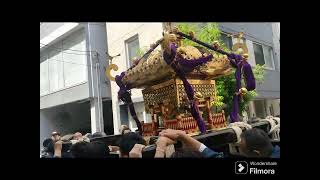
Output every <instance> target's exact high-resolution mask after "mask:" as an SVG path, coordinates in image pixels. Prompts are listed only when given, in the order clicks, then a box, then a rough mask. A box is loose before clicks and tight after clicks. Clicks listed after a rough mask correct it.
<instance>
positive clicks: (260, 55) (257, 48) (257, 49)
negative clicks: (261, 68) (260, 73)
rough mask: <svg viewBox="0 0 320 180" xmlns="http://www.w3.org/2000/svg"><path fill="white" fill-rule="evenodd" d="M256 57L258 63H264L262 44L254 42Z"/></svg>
mask: <svg viewBox="0 0 320 180" xmlns="http://www.w3.org/2000/svg"><path fill="white" fill-rule="evenodd" d="M253 50H254V57H255V59H256V64H260V65H264V64H265V61H264V57H263V49H262V46H261V45H260V44H256V43H253Z"/></svg>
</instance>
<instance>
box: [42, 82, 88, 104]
mask: <svg viewBox="0 0 320 180" xmlns="http://www.w3.org/2000/svg"><path fill="white" fill-rule="evenodd" d="M88 97H89V87H88V83H84V84H81V85H78V86H73V87H70V88H67V89H63V90H61V91H57V92H55V93H52V94H48V95H45V96H42V97H40V110H41V109H45V108H50V107H54V106H58V105H61V104H67V103H71V102H75V101H81V100H83V99H87V98H88Z"/></svg>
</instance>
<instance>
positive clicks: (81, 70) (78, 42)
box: [62, 31, 87, 87]
mask: <svg viewBox="0 0 320 180" xmlns="http://www.w3.org/2000/svg"><path fill="white" fill-rule="evenodd" d="M62 47H63V49H64V51H63V60H64V77H65V86H66V87H69V86H72V85H76V84H79V83H82V82H86V81H87V59H86V56H87V53H86V42H85V39H84V32H83V31H79V32H77V33H74V34H73V35H71V36H69V37H67V38H66V39H64V40H63V42H62ZM70 49H71V50H72V51H71V50H70Z"/></svg>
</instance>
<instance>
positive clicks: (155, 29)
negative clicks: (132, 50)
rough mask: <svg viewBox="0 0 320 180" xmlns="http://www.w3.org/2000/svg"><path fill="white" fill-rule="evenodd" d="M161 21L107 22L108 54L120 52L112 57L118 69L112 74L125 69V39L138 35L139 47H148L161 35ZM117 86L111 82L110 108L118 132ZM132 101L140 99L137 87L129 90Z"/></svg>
mask: <svg viewBox="0 0 320 180" xmlns="http://www.w3.org/2000/svg"><path fill="white" fill-rule="evenodd" d="M162 31H163V27H162V23H107V35H108V47H109V54H110V55H111V56H114V55H116V54H119V53H120V54H121V56H120V57H117V58H114V59H113V63H114V64H117V65H118V67H119V70H118V71H117V72H111V74H112V75H114V76H115V75H118V74H120V73H121V72H122V71H125V70H127V68H128V66H127V55H126V46H125V41H126V40H127V39H129V38H131V37H133V36H134V35H137V34H138V36H139V44H140V48H144V47H146V48H149V47H150V44H151V43H154V42H155V41H157V40H158V39H160V38H161V37H162ZM118 90H119V88H118V86H117V84H116V83H115V82H111V94H112V108H113V119H114V133H115V134H118V133H119V132H118V130H119V126H120V125H121V122H120V108H119V101H118V98H117V92H118ZM131 93H132V99H133V101H136V102H138V101H142V93H141V90H139V89H134V90H132V91H131Z"/></svg>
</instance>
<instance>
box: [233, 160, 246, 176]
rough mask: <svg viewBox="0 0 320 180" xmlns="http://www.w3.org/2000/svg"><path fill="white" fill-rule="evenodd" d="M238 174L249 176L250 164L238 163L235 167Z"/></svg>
mask: <svg viewBox="0 0 320 180" xmlns="http://www.w3.org/2000/svg"><path fill="white" fill-rule="evenodd" d="M235 171H236V174H247V173H248V163H247V162H245V161H237V162H236V166H235Z"/></svg>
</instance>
